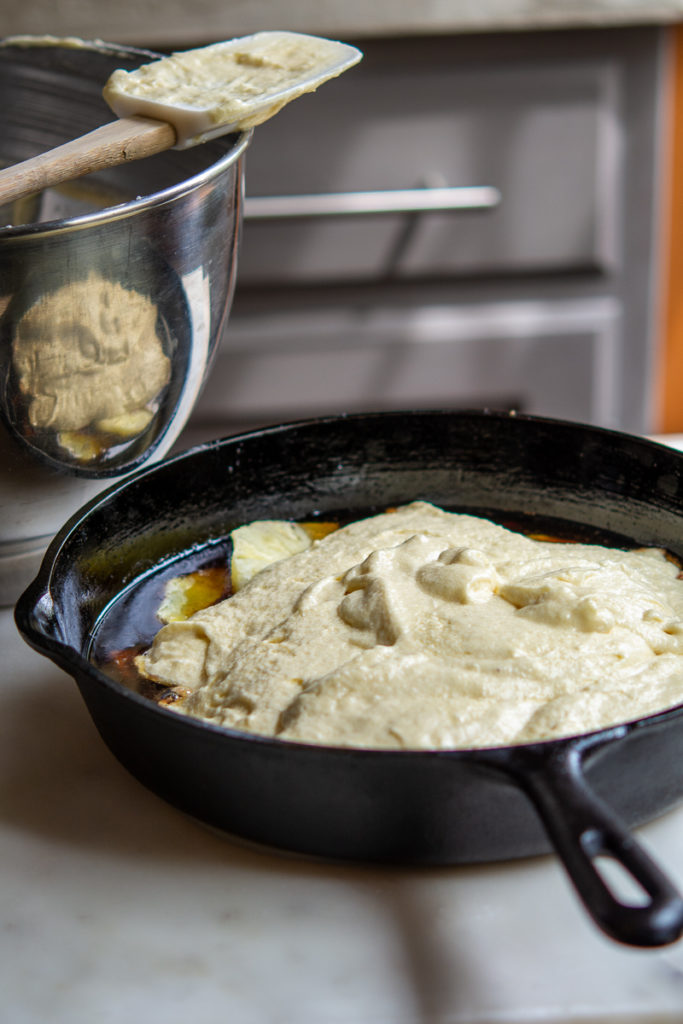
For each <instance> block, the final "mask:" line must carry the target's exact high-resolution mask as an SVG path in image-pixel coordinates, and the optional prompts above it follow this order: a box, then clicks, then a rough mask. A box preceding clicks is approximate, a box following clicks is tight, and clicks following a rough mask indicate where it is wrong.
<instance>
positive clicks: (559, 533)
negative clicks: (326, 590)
mask: <svg viewBox="0 0 683 1024" xmlns="http://www.w3.org/2000/svg"><path fill="white" fill-rule="evenodd" d="M377 511H382V512H384V511H388V510H387V509H379V510H369V511H362V512H358V513H357V514H354V515H336V516H330V515H326V516H324V517H323V516H321V517H320V518H321V519H322V518H324V519H325V520H326V521H330V520H332V519H334V521H336V522H338V523H339V525H340V526H341V525H344V524H345V523H349V522H351V521H353V520H354V519H361V518H364V517H365V516H369V515H373V514H374V513H375V512H377ZM452 511H458V512H466V513H468V514H470V515H478V516H482V517H485V518H488V519H492V520H493V521H494V522H498V523H500V524H501V525H502V526H506V527H507V528H508V529H510V530H516V531H518V532H520V533H526V534H527V536H530V537H534V538H536V539H538V540H546V541H548V540H550V541H563V542H565V543H567V542H575V543H584V544H601V545H603V546H605V547H617V548H633V547H639V546H641V544H640V543H639V542H638V541H636V540H634V539H633V538H629V537H625V536H623V535H620V534H616V533H612V532H610V531H607V530H604V529H601V528H599V527H591V526H586V525H582V524H577V523H572V522H568V521H565V520H560V519H552V520H551V519H548V518H540V517H537V516H525V517H519V516H517V517H515V518H514V519H513V518H511V517H506V516H501V515H500V514H494V513H491V512H490V511H486V510H481V509H453V510H452ZM315 518H316V517H315V516H314V515H311V516H308V517H306V522H311V521H314V520H315ZM645 543H647V542H643V544H645ZM231 551H232V545H231V542H230V538H229V537H225V538H217V539H216V540H215V541H212V542H211V543H210V544H207V545H205V546H203V547H202V548H200V549H198V550H193V551H192V552H191V553H183V554H180V555H178V557H177V558H175V559H172V560H170V561H166V562H164V564H163V565H161V566H160V567H159V569H158V570H156V571H152V572H151V573H146V574H145V575H144V577H141V578H140V579H139V580H137V581H136V582H134V583H133V584H132V585H131V586H129V587H128V588H127V589H126V590H125V591H124V592H122V593H121V595H120V596H119V597H118V598H117V599H116V600H115V601H114V602H113V603H112V604H110V605H109V606H108V608H107V609H106V610H105V612H104V613H103V615H102V617H101V618H100V620H99V622H98V623H97V625H96V627H95V630H94V631H93V637H92V641H91V645H90V650H89V652H88V656H89V658H90V660H91V661H92V662H93V663H94V664H96V665H97V666H98V667H99V668H100V669H101V670H102V671H103V672H105V673H106V674H107V675H108V676H110V677H112V678H114V679H116V680H118V681H119V682H120V683H123V684H124V685H125V686H127V687H129V688H130V689H132V690H134V691H135V692H136V693H140V694H142V695H143V696H145V697H148V698H149V699H150V700H153V701H155V702H156V703H161V704H170V703H172V702H173V701H175V700H177V699H178V695H177V694H176V693H175V692H174V691H173V690H170V689H168V688H167V687H164V686H160V685H157V684H155V683H153V682H150V681H149V680H146V679H144V678H143V677H142V676H141V675H140V674H139V672H138V671H137V669H136V668H135V664H134V659H135V657H136V656H137V655H138V654H139V653H141V652H142V651H144V650H145V649H146V648H147V647H149V645H150V644H151V642H152V640H153V639H154V637H155V636H156V634H157V633H158V631H159V629H160V628H161V626H162V622H161V621H160V619H159V618H158V617H157V611H158V609H159V607H160V606H161V602H162V600H163V598H164V590H165V587H166V585H167V583H168V581H169V580H171V579H172V578H174V577H176V576H185V575H189V574H195V576H196V579H197V580H198V581H199V585H200V586H202V587H203V586H204V585H205V584H206V583H207V582H208V583H209V586H210V587H211V588H213V589H214V592H215V594H216V601H219V600H223V599H224V598H226V597H229V596H230V594H231V587H230V557H231ZM675 561H676V563H677V564H678V563H679V559H675Z"/></svg>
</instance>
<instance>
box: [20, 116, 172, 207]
mask: <svg viewBox="0 0 683 1024" xmlns="http://www.w3.org/2000/svg"><path fill="white" fill-rule="evenodd" d="M175 141H176V133H175V129H174V128H173V127H172V126H171V125H170V124H166V123H165V122H164V121H154V120H152V119H151V118H147V117H122V118H120V119H119V120H118V121H111V122H110V123H109V124H104V125H102V126H101V127H100V128H95V130H94V131H92V132H89V133H88V134H87V135H83V136H81V138H79V139H74V140H73V141H72V142H66V143H64V145H63V146H57V147H56V148H55V149H51V150H49V151H48V152H46V153H41V154H39V155H38V156H35V157H31V159H30V160H24V161H23V162H22V163H19V164H13V165H12V166H11V167H5V168H4V169H3V170H1V171H0V206H2V205H4V204H5V203H10V202H13V201H14V200H15V199H21V198H23V196H28V195H31V194H32V193H33V192H40V191H42V190H43V189H44V188H48V187H49V186H50V185H58V184H59V183H60V182H62V181H70V180H71V179H73V178H80V177H82V176H83V175H84V174H89V173H90V172H91V171H101V170H102V169H103V168H105V167H116V166H117V165H118V164H123V163H126V162H127V161H129V160H139V159H141V158H142V157H146V156H153V155H154V154H155V153H161V152H162V151H163V150H165V149H170V148H171V146H173V145H174V144H175Z"/></svg>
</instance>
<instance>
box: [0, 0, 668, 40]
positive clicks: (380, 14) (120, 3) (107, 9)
mask: <svg viewBox="0 0 683 1024" xmlns="http://www.w3.org/2000/svg"><path fill="white" fill-rule="evenodd" d="M682 16H683V0H422V2H421V3H416V2H415V0H373V2H372V3H368V2H367V0H344V2H343V3H340V2H339V0H287V2H286V3H285V2H284V0H256V2H254V0H193V3H191V4H189V3H187V0H146V2H145V3H144V4H140V3H139V2H138V0H117V3H112V4H104V3H93V0H68V2H66V3H61V2H60V3H55V0H31V3H27V4H17V3H16V0H0V36H4V35H14V34H17V33H34V34H38V35H40V34H43V33H51V34H56V35H77V36H81V37H84V38H88V39H91V38H100V39H106V40H108V41H110V42H118V43H132V44H146V45H150V46H151V45H157V46H164V45H175V46H179V47H183V46H190V45H193V44H197V43H200V42H203V41H209V40H212V39H225V38H230V37H232V36H238V35H243V34H246V33H249V32H256V31H258V30H260V29H264V28H266V29H273V28H277V29H290V30H294V31H300V32H317V33H320V34H323V35H329V36H338V37H341V38H352V37H354V38H362V37H369V36H376V35H408V34H413V35H416V34H422V33H430V32H492V31H493V32H495V31H507V30H516V29H539V28H569V27H586V26H589V27H591V26H592V27H595V26H604V25H628V24H656V23H668V22H674V21H678V20H680V19H681V17H682Z"/></svg>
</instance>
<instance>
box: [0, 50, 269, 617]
mask: <svg viewBox="0 0 683 1024" xmlns="http://www.w3.org/2000/svg"><path fill="white" fill-rule="evenodd" d="M150 56H151V55H150V54H149V53H148V52H146V51H141V50H133V49H130V48H121V47H114V46H109V45H105V44H94V43H93V44H90V43H89V44H87V45H85V46H74V45H71V44H68V43H66V42H65V41H64V42H62V43H58V42H56V41H54V40H53V41H49V40H45V41H41V42H38V41H37V40H31V41H29V42H28V43H27V41H26V40H5V41H4V42H3V43H0V96H2V100H3V102H2V105H1V108H0V164H6V163H11V162H14V161H17V160H21V159H24V158H26V157H29V156H32V155H34V154H35V153H37V152H40V151H42V150H43V149H47V148H48V147H50V146H55V145H58V144H60V143H61V142H64V141H66V140H67V139H69V138H71V137H74V136H76V135H80V134H82V133H83V132H86V131H89V130H91V129H92V128H94V127H96V126H97V125H98V124H101V123H104V122H105V121H107V120H110V119H111V112H110V111H109V110H108V108H107V106H106V104H105V103H104V101H103V100H102V98H101V89H102V86H103V84H104V82H105V81H106V79H107V77H108V75H109V73H110V72H111V70H113V69H114V68H116V67H125V68H131V67H134V66H136V65H137V64H139V63H142V62H143V61H146V60H149V59H150ZM249 138H250V136H249V134H243V135H239V136H238V135H234V136H229V137H227V138H225V139H222V140H220V141H215V142H212V143H210V144H206V145H204V146H199V147H197V148H195V149H190V150H185V151H183V152H178V151H170V152H168V153H164V154H161V155H160V156H157V157H154V158H151V159H149V160H145V161H138V162H135V163H131V164H128V165H123V166H121V167H118V168H115V169H112V170H109V171H106V172H102V173H100V174H98V175H91V176H89V177H87V178H83V179H81V180H80V181H78V182H73V183H70V184H69V185H65V186H62V187H60V188H58V189H54V190H49V191H46V192H45V193H42V194H40V195H37V196H32V197H30V198H29V199H26V200H22V201H20V202H17V203H15V204H13V205H12V206H5V207H3V208H0V225H2V226H0V364H1V373H0V380H1V385H0V455H1V456H2V458H1V460H0V603H6V602H7V601H8V600H12V599H13V596H16V594H18V592H19V590H20V589H21V585H20V583H19V582H18V581H17V577H18V575H21V574H22V573H23V571H24V565H25V563H26V565H27V566H28V563H32V562H33V561H34V554H35V552H37V551H41V552H42V549H43V548H44V546H45V542H46V540H47V539H48V538H49V537H50V536H51V535H52V534H53V533H54V532H55V530H56V529H57V528H58V527H59V526H60V525H61V524H62V523H63V521H64V519H65V518H66V517H68V515H70V514H71V513H72V512H74V511H75V510H76V509H77V508H78V507H79V506H80V505H81V504H82V503H83V501H84V500H86V499H87V498H88V497H90V496H91V495H92V494H94V493H96V492H97V491H98V490H101V489H102V487H103V486H104V485H105V483H109V482H112V481H113V480H115V479H118V478H120V477H121V476H122V475H124V474H125V473H127V472H128V471H129V470H131V469H133V468H136V467H137V466H140V465H142V464H144V463H146V462H148V461H152V460H155V459H158V458H160V457H161V456H162V455H164V454H166V453H167V452H168V450H169V449H170V447H171V446H172V444H173V442H174V441H175V440H176V439H177V437H178V435H179V433H180V431H181V429H182V427H183V426H184V424H185V422H186V420H187V418H188V416H189V414H190V412H191V410H192V408H193V406H194V403H195V400H196V398H197V395H198V392H199V390H200V388H201V385H202V383H203V380H204V378H205V374H206V371H207V368H208V367H209V365H210V363H211V359H212V356H213V353H214V350H215V348H216V345H217V342H218V340H219V337H220V334H221V332H222V329H223V326H224V324H225V321H226V317H227V315H228V312H229V307H230V303H231V300H232V293H233V288H234V283H235V274H236V258H237V249H238V240H239V226H240V220H241V213H242V159H241V158H242V155H243V153H244V150H245V148H246V146H247V145H248V142H249Z"/></svg>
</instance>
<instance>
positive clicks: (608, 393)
mask: <svg viewBox="0 0 683 1024" xmlns="http://www.w3.org/2000/svg"><path fill="white" fill-rule="evenodd" d="M617 325H618V308H617V307H616V305H615V303H613V302H612V301H611V300H609V299H595V300H582V301H569V302H546V303H539V302H536V301H533V302H505V303H498V304H486V305H482V306H462V307H460V306H448V305H438V306H430V307H423V308H420V309H413V310H410V311H405V310H404V311H402V312H398V311H396V310H393V309H390V308H380V307H378V308H376V309H374V310H372V311H366V312H364V313H362V312H357V311H353V310H347V309H337V310H327V311H325V312H324V313H318V314H302V313H275V314H271V315H267V314H264V316H263V317H261V318H259V321H258V324H253V323H252V324H250V323H249V321H248V320H242V321H239V322H235V323H234V324H233V328H232V330H231V331H230V332H228V336H227V337H226V339H225V340H224V343H223V344H222V346H221V348H220V350H219V353H218V357H217V360H216V362H215V364H214V367H213V370H212V373H211V375H210V377H209V380H208V383H207V385H206V388H205V391H204V392H203V394H202V396H201V398H200V400H199V403H198V406H197V408H196V410H195V413H194V416H193V420H192V424H191V426H192V427H193V428H194V429H195V430H199V431H200V432H201V431H202V430H204V435H205V436H218V435H219V434H224V433H229V432H234V431H236V430H239V429H242V428H248V427H250V426H253V425H258V424H262V423H272V422H278V421H283V420H292V419H297V418H299V417H308V416H315V415H320V414H329V413H334V412H349V411H354V410H356V411H358V410H369V409H395V408H419V407H426V406H443V407H449V408H458V407H463V406H468V407H471V406H474V405H488V406H492V407H497V408H502V407H506V408H510V407H513V408H516V409H518V410H523V411H525V412H533V413H539V414H545V415H552V416H560V417H566V418H574V419H581V420H587V421H593V422H601V423H603V424H606V425H609V424H611V423H614V421H615V418H616V409H615V401H616V391H615V382H616V375H617V359H618V354H617V353H618V342H617Z"/></svg>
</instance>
